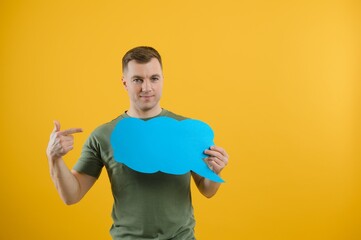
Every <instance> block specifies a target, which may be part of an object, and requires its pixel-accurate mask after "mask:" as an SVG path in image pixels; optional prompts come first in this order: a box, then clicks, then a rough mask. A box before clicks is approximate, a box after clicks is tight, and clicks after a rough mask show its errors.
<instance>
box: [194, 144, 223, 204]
mask: <svg viewBox="0 0 361 240" xmlns="http://www.w3.org/2000/svg"><path fill="white" fill-rule="evenodd" d="M204 153H205V154H207V155H208V157H207V158H206V159H205V161H206V163H207V164H208V166H209V167H210V168H211V169H212V170H213V171H214V172H215V173H216V174H218V175H219V174H220V173H221V171H222V170H223V169H224V167H225V166H226V165H227V164H228V154H227V152H226V151H225V150H224V149H223V148H221V147H217V146H212V147H211V148H210V149H207V150H205V151H204ZM192 177H193V180H194V182H195V183H196V185H197V188H198V190H199V191H200V192H201V193H202V194H203V195H204V196H206V197H208V198H211V197H213V196H214V195H215V194H216V193H217V191H218V188H219V187H220V186H221V184H220V183H217V182H213V181H211V180H209V179H206V178H204V177H202V176H199V175H198V174H196V173H194V172H192Z"/></svg>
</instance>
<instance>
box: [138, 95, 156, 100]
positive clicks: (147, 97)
mask: <svg viewBox="0 0 361 240" xmlns="http://www.w3.org/2000/svg"><path fill="white" fill-rule="evenodd" d="M140 97H141V98H143V99H150V98H152V97H154V95H141V96H140Z"/></svg>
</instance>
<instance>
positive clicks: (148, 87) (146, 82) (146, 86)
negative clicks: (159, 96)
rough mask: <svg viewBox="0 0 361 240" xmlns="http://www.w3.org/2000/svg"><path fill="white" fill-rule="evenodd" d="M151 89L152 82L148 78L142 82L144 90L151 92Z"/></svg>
mask: <svg viewBox="0 0 361 240" xmlns="http://www.w3.org/2000/svg"><path fill="white" fill-rule="evenodd" d="M150 91H152V83H151V82H150V81H149V80H148V79H146V80H144V82H143V84H142V92H150Z"/></svg>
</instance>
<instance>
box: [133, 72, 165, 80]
mask: <svg viewBox="0 0 361 240" xmlns="http://www.w3.org/2000/svg"><path fill="white" fill-rule="evenodd" d="M150 77H151V78H152V77H160V75H159V74H157V73H156V74H153V75H151V76H150ZM135 78H141V79H143V78H144V77H142V76H139V75H134V76H132V77H131V79H135Z"/></svg>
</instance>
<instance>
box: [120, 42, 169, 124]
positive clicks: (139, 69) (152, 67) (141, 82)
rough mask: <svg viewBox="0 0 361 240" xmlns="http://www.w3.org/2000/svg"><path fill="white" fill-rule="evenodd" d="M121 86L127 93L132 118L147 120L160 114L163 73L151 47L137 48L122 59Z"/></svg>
mask: <svg viewBox="0 0 361 240" xmlns="http://www.w3.org/2000/svg"><path fill="white" fill-rule="evenodd" d="M122 81H123V85H124V87H125V89H126V90H127V92H128V95H129V100H130V107H129V110H128V114H129V115H130V116H132V117H139V118H148V117H153V116H155V115H157V114H159V113H160V112H161V110H162V109H161V107H160V103H159V101H160V98H161V95H162V89H163V71H162V63H161V57H160V55H159V53H158V52H157V51H156V50H155V49H154V48H151V47H137V48H133V49H131V50H130V51H128V52H127V53H126V54H125V55H124V57H123V79H122Z"/></svg>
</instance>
